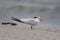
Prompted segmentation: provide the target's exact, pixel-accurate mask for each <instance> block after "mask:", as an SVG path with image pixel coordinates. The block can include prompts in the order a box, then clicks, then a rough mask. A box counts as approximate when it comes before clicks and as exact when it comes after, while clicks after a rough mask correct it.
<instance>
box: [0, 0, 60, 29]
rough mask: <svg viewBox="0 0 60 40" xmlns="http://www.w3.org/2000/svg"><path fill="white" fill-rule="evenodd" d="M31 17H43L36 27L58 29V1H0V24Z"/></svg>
mask: <svg viewBox="0 0 60 40" xmlns="http://www.w3.org/2000/svg"><path fill="white" fill-rule="evenodd" d="M33 16H44V17H45V21H44V22H41V23H39V24H38V26H42V27H43V26H48V27H51V28H57V29H60V0H0V22H14V21H13V20H11V17H16V18H19V19H20V18H30V17H33Z"/></svg>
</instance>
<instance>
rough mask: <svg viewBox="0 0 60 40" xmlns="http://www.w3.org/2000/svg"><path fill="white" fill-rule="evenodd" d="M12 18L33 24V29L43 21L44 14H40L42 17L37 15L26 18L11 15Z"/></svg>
mask: <svg viewBox="0 0 60 40" xmlns="http://www.w3.org/2000/svg"><path fill="white" fill-rule="evenodd" d="M11 18H12V20H14V21H17V22H20V23H24V24H29V25H31V29H32V26H35V25H36V24H38V23H39V22H41V21H44V17H43V16H40V17H36V16H35V17H32V18H26V19H25V18H22V19H18V18H15V17H11Z"/></svg>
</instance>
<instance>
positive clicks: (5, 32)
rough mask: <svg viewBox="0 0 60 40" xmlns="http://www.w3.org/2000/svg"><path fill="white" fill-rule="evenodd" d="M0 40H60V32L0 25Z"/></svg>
mask: <svg viewBox="0 0 60 40" xmlns="http://www.w3.org/2000/svg"><path fill="white" fill-rule="evenodd" d="M0 40H60V31H58V30H54V29H49V28H47V27H46V28H41V27H36V26H35V27H33V29H32V30H31V29H30V25H27V24H18V25H16V26H11V25H0Z"/></svg>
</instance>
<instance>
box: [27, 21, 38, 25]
mask: <svg viewBox="0 0 60 40" xmlns="http://www.w3.org/2000/svg"><path fill="white" fill-rule="evenodd" d="M27 24H30V25H36V24H37V22H34V21H32V22H27Z"/></svg>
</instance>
